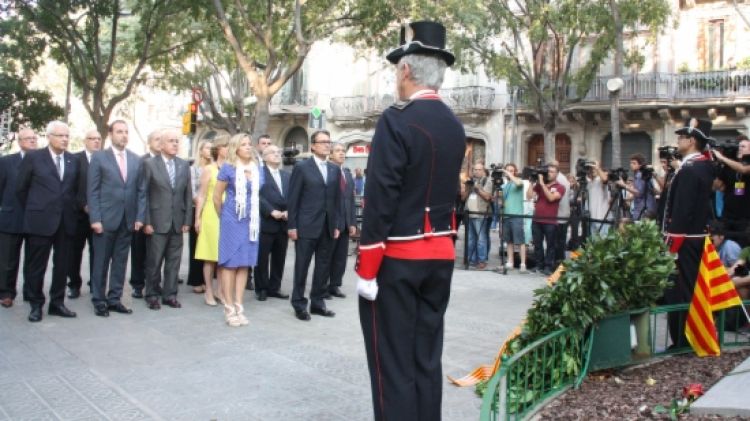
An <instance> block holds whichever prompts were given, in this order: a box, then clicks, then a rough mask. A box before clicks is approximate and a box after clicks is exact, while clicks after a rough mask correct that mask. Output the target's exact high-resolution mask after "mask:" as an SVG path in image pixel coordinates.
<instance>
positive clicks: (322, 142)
mask: <svg viewBox="0 0 750 421" xmlns="http://www.w3.org/2000/svg"><path fill="white" fill-rule="evenodd" d="M313 143H320V144H322V145H330V144H331V141H330V140H318V141H316V142H313Z"/></svg>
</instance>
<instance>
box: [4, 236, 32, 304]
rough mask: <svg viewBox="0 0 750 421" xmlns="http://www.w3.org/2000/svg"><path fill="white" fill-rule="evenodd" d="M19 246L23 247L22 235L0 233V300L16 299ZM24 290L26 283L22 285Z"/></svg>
mask: <svg viewBox="0 0 750 421" xmlns="http://www.w3.org/2000/svg"><path fill="white" fill-rule="evenodd" d="M21 245H23V234H8V233H5V232H0V299H1V298H11V299H15V298H16V294H17V292H16V283H17V282H18V266H19V263H20V260H21ZM25 288H26V283H24V289H25ZM24 295H26V294H24Z"/></svg>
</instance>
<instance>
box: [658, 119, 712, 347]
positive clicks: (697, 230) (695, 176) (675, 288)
mask: <svg viewBox="0 0 750 421" xmlns="http://www.w3.org/2000/svg"><path fill="white" fill-rule="evenodd" d="M711 126H712V124H711V122H710V121H708V120H698V119H695V118H693V119H688V120H687V121H686V122H685V127H683V128H681V129H679V130H677V131H676V132H675V133H676V134H677V135H678V137H677V150H678V151H679V152H680V155H682V157H683V158H682V163H681V164H680V168H679V169H678V170H677V171H676V172H675V175H674V178H673V179H672V184H670V186H669V191H668V196H667V204H666V208H665V211H664V226H665V230H666V233H665V235H666V236H667V240H668V244H670V251H671V252H672V253H677V279H676V281H675V282H674V284H673V285H672V286H671V287H670V288H668V289H667V290H666V291H665V292H664V301H665V303H666V304H683V303H689V302H690V301H691V300H692V298H693V290H694V289H695V281H696V279H697V278H698V266H699V264H700V260H701V255H702V254H703V244H704V241H705V237H706V236H707V235H708V224H709V220H710V219H711V215H712V212H711V196H712V195H713V191H712V188H711V187H712V186H713V180H714V178H715V176H716V171H715V169H714V166H713V164H712V162H711V160H710V159H709V158H708V152H705V153H704V151H706V146H707V145H708V142H709V140H711V137H710V136H711ZM667 322H668V326H669V336H670V337H671V338H672V344H673V345H675V346H678V347H679V346H685V345H687V338H686V337H685V313H684V312H671V313H669V317H668V318H667Z"/></svg>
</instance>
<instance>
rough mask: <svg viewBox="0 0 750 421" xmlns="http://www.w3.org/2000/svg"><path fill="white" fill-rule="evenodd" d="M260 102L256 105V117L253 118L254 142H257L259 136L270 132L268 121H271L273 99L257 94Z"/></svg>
mask: <svg viewBox="0 0 750 421" xmlns="http://www.w3.org/2000/svg"><path fill="white" fill-rule="evenodd" d="M255 97H256V98H257V99H258V102H256V103H255V115H254V118H253V120H254V121H253V123H254V124H253V131H252V137H253V140H254V141H255V140H257V139H258V136H260V135H262V134H265V133H266V132H267V131H268V120H269V119H270V106H271V98H269V97H267V96H264V95H258V94H257V93H256V94H255Z"/></svg>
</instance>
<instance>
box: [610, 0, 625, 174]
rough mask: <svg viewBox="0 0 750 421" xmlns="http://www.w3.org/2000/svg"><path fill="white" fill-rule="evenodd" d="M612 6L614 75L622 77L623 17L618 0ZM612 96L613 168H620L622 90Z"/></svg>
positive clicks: (613, 1)
mask: <svg viewBox="0 0 750 421" xmlns="http://www.w3.org/2000/svg"><path fill="white" fill-rule="evenodd" d="M609 4H610V8H611V9H612V19H613V20H614V24H615V25H614V26H615V29H614V31H615V60H614V67H615V72H614V77H615V78H622V55H623V45H622V30H623V25H622V19H621V18H620V10H619V6H618V4H617V0H609ZM610 96H611V98H610V99H611V107H610V120H611V122H612V164H611V166H612V168H618V167H619V166H620V162H621V157H620V151H621V146H622V145H621V141H620V90H618V91H616V92H612V93H610Z"/></svg>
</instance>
